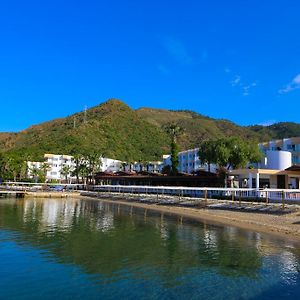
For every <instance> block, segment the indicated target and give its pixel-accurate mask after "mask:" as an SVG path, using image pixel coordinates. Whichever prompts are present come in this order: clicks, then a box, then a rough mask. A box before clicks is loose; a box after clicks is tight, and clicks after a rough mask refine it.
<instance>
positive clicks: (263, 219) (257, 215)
mask: <svg viewBox="0 0 300 300" xmlns="http://www.w3.org/2000/svg"><path fill="white" fill-rule="evenodd" d="M82 198H83V199H84V198H86V199H94V200H95V201H103V202H107V203H114V204H121V205H127V206H132V207H137V208H144V209H145V210H152V211H158V212H162V213H168V214H175V215H178V216H181V217H183V218H188V219H197V220H199V221H207V222H209V223H212V224H222V225H229V226H236V227H240V228H244V229H247V230H251V231H257V232H264V233H268V234H272V235H276V236H280V237H284V238H288V239H291V240H293V241H296V242H299V243H300V210H299V211H296V212H293V213H287V214H283V215H274V214H268V213H261V212H241V211H231V210H218V209H208V208H194V207H193V208H192V207H178V206H170V205H157V204H145V203H139V202H135V201H128V200H118V199H116V200H109V199H101V198H92V197H87V196H82Z"/></svg>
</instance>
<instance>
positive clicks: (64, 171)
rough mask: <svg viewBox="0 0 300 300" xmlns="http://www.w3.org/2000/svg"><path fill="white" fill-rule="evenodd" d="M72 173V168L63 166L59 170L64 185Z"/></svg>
mask: <svg viewBox="0 0 300 300" xmlns="http://www.w3.org/2000/svg"><path fill="white" fill-rule="evenodd" d="M71 172H72V167H71V166H69V165H67V164H64V165H63V167H62V168H61V171H60V174H61V175H63V176H64V177H65V180H66V183H68V178H69V176H70V174H71Z"/></svg>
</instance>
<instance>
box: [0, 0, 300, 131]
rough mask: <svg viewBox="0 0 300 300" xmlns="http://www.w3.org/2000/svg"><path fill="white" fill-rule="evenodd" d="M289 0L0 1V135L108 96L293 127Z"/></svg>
mask: <svg viewBox="0 0 300 300" xmlns="http://www.w3.org/2000/svg"><path fill="white" fill-rule="evenodd" d="M299 29H300V1H299V0H245V1H240V0H226V1H224V0H209V1H208V0H194V1H190V0H186V1H183V0H180V1H179V0H172V1H171V0H170V1H166V0H165V1H164V0H160V1H157V0H151V1H143V0H123V1H115V0H102V1H101V0H98V1H96V0H94V1H92V0H84V1H83V0H82V1H76V0H70V1H63V0H51V1H50V0H49V1H47V0H45V1H41V0H39V1H31V0H26V1H23V0H22V1H21V0H20V1H16V0H9V1H1V4H0V99H1V117H0V131H18V130H21V129H25V128H27V127H28V126H30V125H32V124H37V123H40V122H42V121H47V120H51V119H54V118H57V117H64V116H67V115H70V114H72V113H74V112H78V111H81V110H83V109H84V107H85V106H87V107H92V106H95V105H97V104H99V103H102V102H104V101H106V100H107V99H108V98H119V99H121V100H123V101H125V102H126V103H127V104H128V105H130V106H131V107H132V108H138V107H142V106H147V107H157V108H169V109H190V110H194V111H197V112H199V113H201V114H204V115H208V116H211V117H215V118H226V119H230V120H232V121H234V122H236V123H238V124H241V125H249V124H255V123H258V124H268V123H273V122H278V121H294V122H299V99H300V38H299Z"/></svg>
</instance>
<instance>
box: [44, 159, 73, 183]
mask: <svg viewBox="0 0 300 300" xmlns="http://www.w3.org/2000/svg"><path fill="white" fill-rule="evenodd" d="M44 158H45V163H46V164H47V165H48V166H49V169H48V170H47V173H46V179H47V180H48V181H51V180H61V179H64V178H65V175H63V174H61V173H62V168H63V167H64V166H68V167H69V168H70V171H72V170H73V169H74V167H75V164H74V162H73V156H71V155H59V154H45V155H44ZM70 173H71V172H70ZM67 177H68V178H69V179H71V180H72V179H75V177H72V176H71V174H69V175H68V176H67Z"/></svg>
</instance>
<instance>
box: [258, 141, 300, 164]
mask: <svg viewBox="0 0 300 300" xmlns="http://www.w3.org/2000/svg"><path fill="white" fill-rule="evenodd" d="M259 148H260V149H261V150H262V152H263V153H264V154H265V155H266V154H267V151H278V150H282V151H287V152H290V153H291V154H292V164H300V137H292V138H287V139H281V140H273V141H269V142H266V143H261V144H259Z"/></svg>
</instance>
